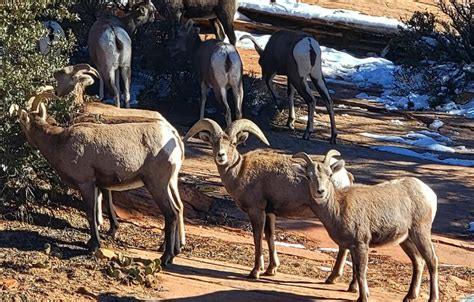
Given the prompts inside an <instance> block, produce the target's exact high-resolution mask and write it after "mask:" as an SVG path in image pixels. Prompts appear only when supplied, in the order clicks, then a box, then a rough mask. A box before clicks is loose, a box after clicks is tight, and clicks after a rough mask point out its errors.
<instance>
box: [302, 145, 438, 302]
mask: <svg viewBox="0 0 474 302" xmlns="http://www.w3.org/2000/svg"><path fill="white" fill-rule="evenodd" d="M334 155H340V153H339V152H337V151H335V150H331V151H329V152H328V153H327V155H326V157H325V159H324V161H323V162H313V160H312V159H311V158H310V157H309V156H308V155H307V154H306V153H298V154H295V155H294V158H301V159H304V160H305V162H306V163H305V164H304V165H302V166H300V167H298V166H296V167H295V171H297V173H298V174H301V175H304V176H305V177H306V178H307V179H308V182H307V183H306V184H309V186H308V187H309V191H310V197H311V199H312V201H313V203H312V204H311V205H312V207H313V209H314V211H315V212H318V213H319V219H320V220H321V222H322V223H323V224H324V226H325V227H326V229H327V231H328V233H329V236H330V237H331V238H332V240H334V241H335V242H336V243H337V244H338V245H339V249H348V250H349V251H350V253H351V257H352V263H353V270H354V274H355V278H356V279H357V283H358V286H359V299H358V301H367V299H368V297H369V289H368V286H367V279H366V272H367V263H368V255H369V251H368V250H369V247H377V246H381V245H386V244H393V245H396V244H400V246H401V247H402V249H403V251H404V252H405V253H406V254H407V256H408V257H409V258H410V260H411V262H412V265H413V276H412V280H411V284H410V289H409V290H408V293H407V295H406V296H405V298H404V301H410V300H412V299H416V298H417V297H418V295H419V293H420V284H421V277H422V273H423V266H424V263H423V260H424V261H425V262H426V264H427V266H428V271H429V273H430V298H429V301H430V302H433V301H437V300H438V298H439V290H438V258H437V257H436V254H435V250H434V247H433V244H432V243H431V226H432V223H433V220H434V218H435V215H436V208H437V197H436V194H435V192H433V190H431V188H430V187H428V186H427V185H426V184H425V183H423V182H422V181H421V180H419V179H417V178H414V177H406V178H400V179H396V180H392V181H387V182H383V183H381V184H377V185H373V186H364V185H355V186H351V187H347V188H344V189H337V188H335V187H334V186H333V184H332V182H331V181H330V177H331V175H332V174H333V173H335V172H337V171H338V170H339V169H342V168H343V167H344V161H343V160H339V161H338V162H336V163H334V164H330V161H329V160H330V158H331V157H332V156H334Z"/></svg>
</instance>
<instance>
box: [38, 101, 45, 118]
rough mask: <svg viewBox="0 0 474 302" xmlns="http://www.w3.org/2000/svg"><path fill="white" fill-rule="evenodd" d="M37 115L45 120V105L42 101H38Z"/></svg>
mask: <svg viewBox="0 0 474 302" xmlns="http://www.w3.org/2000/svg"><path fill="white" fill-rule="evenodd" d="M38 115H39V117H40V118H41V119H42V120H46V115H47V113H46V106H45V105H44V103H40V105H39V108H38Z"/></svg>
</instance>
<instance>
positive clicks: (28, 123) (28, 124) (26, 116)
mask: <svg viewBox="0 0 474 302" xmlns="http://www.w3.org/2000/svg"><path fill="white" fill-rule="evenodd" d="M41 105H42V106H40V110H39V111H38V112H31V113H27V112H26V111H25V110H21V112H20V127H21V130H23V132H24V133H25V136H26V139H27V140H28V142H29V143H30V144H31V145H32V146H33V147H37V146H36V144H35V143H34V140H33V139H32V136H31V129H32V128H33V127H34V125H33V123H37V122H38V123H40V122H46V109H45V107H44V104H41Z"/></svg>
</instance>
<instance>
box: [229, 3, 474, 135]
mask: <svg viewBox="0 0 474 302" xmlns="http://www.w3.org/2000/svg"><path fill="white" fill-rule="evenodd" d="M261 5H264V4H261ZM301 5H302V4H301ZM236 35H237V38H238V39H240V38H241V37H242V36H243V35H251V36H253V37H254V38H255V39H256V40H257V42H258V44H260V46H262V47H265V45H266V44H267V42H268V39H269V38H270V35H256V34H249V33H247V32H242V31H237V32H236ZM237 46H238V47H241V48H246V49H251V48H253V44H252V42H251V41H250V40H248V39H245V40H242V41H238V42H237ZM321 51H322V55H321V60H322V67H323V74H324V76H325V78H326V80H327V81H328V82H329V83H335V84H338V83H351V84H354V85H355V86H356V87H358V88H359V89H361V90H364V89H368V88H382V89H383V93H382V94H381V95H380V96H370V95H368V94H367V93H365V92H362V93H360V94H358V95H356V98H359V99H366V100H369V101H374V102H379V103H382V104H384V106H385V108H387V110H391V111H397V110H400V109H401V110H432V109H431V108H430V106H429V99H430V97H429V96H427V95H419V94H417V93H413V92H410V93H408V94H406V95H400V94H401V93H400V92H398V91H397V89H396V88H397V86H400V85H398V83H396V78H395V74H396V73H397V72H400V71H401V70H402V68H401V67H400V66H397V65H395V64H394V63H393V62H392V61H390V60H387V59H384V58H380V57H367V58H357V57H355V56H353V55H351V54H349V53H347V52H344V51H339V50H336V49H333V48H329V47H325V46H321ZM436 109H437V110H439V111H443V112H446V113H448V114H454V115H464V116H466V117H468V118H474V99H473V100H471V101H470V102H468V103H467V104H465V105H457V104H455V103H453V102H451V103H448V104H446V105H444V106H442V107H438V108H436ZM436 126H439V127H441V126H442V125H441V126H440V124H439V123H438V124H435V125H434V127H436ZM439 127H438V128H439ZM433 129H435V128H433Z"/></svg>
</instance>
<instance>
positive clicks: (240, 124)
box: [226, 119, 270, 146]
mask: <svg viewBox="0 0 474 302" xmlns="http://www.w3.org/2000/svg"><path fill="white" fill-rule="evenodd" d="M242 131H246V132H250V133H252V134H253V135H255V136H256V137H258V139H259V140H261V141H262V142H263V143H264V144H265V145H267V146H270V143H269V142H268V140H267V138H266V137H265V134H263V132H262V130H260V128H259V127H258V126H257V125H256V124H255V123H254V122H252V121H251V120H248V119H240V120H236V121H234V122H232V124H230V126H229V127H228V128H227V129H226V132H227V134H228V135H229V137H231V138H236V137H237V134H239V132H242Z"/></svg>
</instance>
